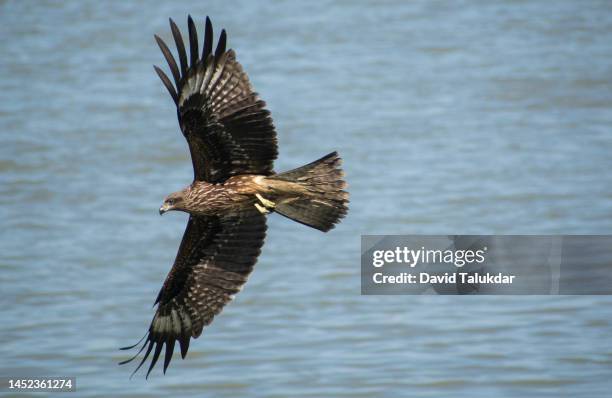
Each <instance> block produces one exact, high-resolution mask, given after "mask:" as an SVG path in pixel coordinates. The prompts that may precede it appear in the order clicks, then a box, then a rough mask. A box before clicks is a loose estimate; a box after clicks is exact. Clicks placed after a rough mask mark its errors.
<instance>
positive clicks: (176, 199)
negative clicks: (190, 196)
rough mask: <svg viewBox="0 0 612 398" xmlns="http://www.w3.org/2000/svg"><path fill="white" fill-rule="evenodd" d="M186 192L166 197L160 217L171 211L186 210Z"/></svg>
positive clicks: (160, 209)
mask: <svg viewBox="0 0 612 398" xmlns="http://www.w3.org/2000/svg"><path fill="white" fill-rule="evenodd" d="M185 199H186V192H185V190H182V191H178V192H174V193H171V194H170V195H168V196H166V198H165V199H164V203H163V204H162V205H161V207H160V208H159V215H162V214H164V213H166V212H168V211H170V210H185Z"/></svg>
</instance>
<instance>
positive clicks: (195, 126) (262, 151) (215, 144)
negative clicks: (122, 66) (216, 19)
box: [155, 16, 278, 183]
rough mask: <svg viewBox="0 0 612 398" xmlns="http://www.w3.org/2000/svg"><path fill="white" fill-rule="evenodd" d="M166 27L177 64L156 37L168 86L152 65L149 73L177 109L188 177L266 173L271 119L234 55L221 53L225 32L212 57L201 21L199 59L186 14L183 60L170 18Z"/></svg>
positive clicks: (272, 151) (272, 147) (208, 29)
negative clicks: (188, 154) (187, 153)
mask: <svg viewBox="0 0 612 398" xmlns="http://www.w3.org/2000/svg"><path fill="white" fill-rule="evenodd" d="M170 28H171V30H172V36H173V38H174V42H175V43H176V48H177V51H178V57H179V64H178V65H177V63H176V60H175V59H174V57H173V56H172V53H171V52H170V49H169V48H168V46H167V45H166V43H164V41H163V40H162V39H160V38H159V37H158V36H155V40H156V41H157V44H158V45H159V48H160V49H161V51H162V53H163V54H164V57H165V58H166V61H168V66H169V67H170V71H171V73H172V77H173V80H174V85H173V84H172V82H171V81H170V79H169V78H168V76H166V74H165V73H164V72H163V71H162V70H161V69H160V68H158V67H157V66H155V71H156V72H157V74H158V75H159V77H160V79H161V80H162V82H163V83H164V85H165V86H166V88H167V89H168V92H169V93H170V95H171V96H172V98H173V99H174V102H175V104H176V106H177V113H178V118H179V124H180V126H181V130H182V131H183V134H184V135H185V138H186V139H187V142H188V143H189V150H190V152H191V160H192V162H193V170H194V179H195V180H203V181H208V182H215V183H216V182H223V181H225V180H226V179H227V178H229V177H231V176H233V175H238V174H263V175H269V174H271V173H272V172H273V171H272V169H273V162H274V159H276V157H277V155H278V149H277V141H276V131H275V130H274V125H273V123H272V118H271V117H270V112H269V111H268V110H267V109H265V106H266V104H265V102H264V101H262V100H261V99H260V98H259V96H258V95H257V93H255V92H253V89H252V87H251V84H250V82H249V78H248V76H247V75H246V73H245V72H244V71H243V70H242V66H241V65H240V64H239V63H238V62H237V61H236V55H235V53H234V51H233V50H227V51H226V48H225V46H226V34H225V30H223V31H221V36H220V37H219V42H218V43H217V48H216V50H215V52H214V53H213V51H212V48H213V43H212V42H213V29H212V24H211V22H210V19H209V18H208V17H207V18H206V25H205V35H204V46H203V49H202V56H201V57H200V55H199V49H198V34H197V30H196V27H195V24H194V23H193V20H192V18H191V16H190V17H189V18H188V28H189V48H190V55H191V56H190V60H189V62H188V61H187V53H186V51H185V43H184V42H183V38H182V36H181V33H180V31H179V29H178V27H177V26H176V24H175V23H174V22H173V21H172V19H170Z"/></svg>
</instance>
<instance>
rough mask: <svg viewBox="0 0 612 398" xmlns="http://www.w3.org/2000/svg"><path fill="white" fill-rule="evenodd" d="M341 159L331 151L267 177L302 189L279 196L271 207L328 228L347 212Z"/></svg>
mask: <svg viewBox="0 0 612 398" xmlns="http://www.w3.org/2000/svg"><path fill="white" fill-rule="evenodd" d="M341 163H342V160H341V159H340V157H339V156H338V153H337V152H332V153H330V154H328V155H325V156H323V157H322V158H321V159H319V160H315V161H314V162H312V163H309V164H307V165H305V166H302V167H298V168H297V169H293V170H290V171H287V172H284V173H280V174H276V175H274V176H271V177H268V179H271V180H279V181H284V182H289V183H293V184H298V185H299V187H300V188H301V189H300V191H301V192H303V193H302V194H300V195H299V196H297V197H294V198H290V199H288V200H282V201H280V202H279V203H277V204H276V207H275V208H274V211H276V212H277V213H279V214H282V215H283V216H285V217H287V218H290V219H292V220H294V221H297V222H299V223H302V224H305V225H308V226H309V227H312V228H316V229H318V230H320V231H323V232H327V231H329V230H330V229H332V228H333V227H334V225H335V224H336V223H338V222H339V221H340V219H341V218H342V217H344V216H345V215H346V212H347V211H348V207H347V204H348V197H349V194H348V192H346V191H344V188H346V182H345V181H344V180H343V179H342V177H343V176H344V172H343V171H342V169H341V168H340V164H341Z"/></svg>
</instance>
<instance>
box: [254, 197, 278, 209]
mask: <svg viewBox="0 0 612 398" xmlns="http://www.w3.org/2000/svg"><path fill="white" fill-rule="evenodd" d="M255 197H256V198H257V199H259V201H260V202H261V204H262V205H264V207H265V208H266V209H268V210H272V209H274V207H275V206H276V203H274V202H272V201H271V200H268V199H266V198H264V197H263V196H261V195H260V194H258V193H256V194H255Z"/></svg>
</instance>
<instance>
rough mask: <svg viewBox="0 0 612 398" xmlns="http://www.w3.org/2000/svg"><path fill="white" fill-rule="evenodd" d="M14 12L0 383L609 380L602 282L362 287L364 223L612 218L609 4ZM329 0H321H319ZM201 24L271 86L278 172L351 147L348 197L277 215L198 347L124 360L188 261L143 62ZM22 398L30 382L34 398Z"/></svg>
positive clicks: (508, 386)
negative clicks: (320, 214)
mask: <svg viewBox="0 0 612 398" xmlns="http://www.w3.org/2000/svg"><path fill="white" fill-rule="evenodd" d="M307 3H309V2H266V3H263V2H243V3H240V4H235V3H231V4H226V3H225V2H216V3H214V4H210V5H206V8H204V4H203V3H202V2H192V3H191V4H189V3H182V2H181V3H180V4H174V3H172V4H164V5H153V3H151V2H145V1H138V2H93V1H91V2H67V3H66V4H64V3H58V2H42V1H40V2H28V1H2V2H0V33H1V37H2V40H1V41H0V49H1V54H2V56H1V57H0V206H1V207H0V215H1V217H0V219H1V220H2V221H1V223H2V224H1V225H2V239H1V241H0V281H1V285H0V289H1V292H2V295H1V297H2V300H3V302H2V303H3V305H2V313H1V314H2V323H1V324H0V342H1V345H0V346H1V348H0V354H1V357H2V360H1V361H0V375H18V376H22V375H31V376H34V375H39V376H40V375H66V376H76V377H77V379H78V380H77V384H78V390H79V393H78V396H86V397H93V396H100V397H104V396H110V395H121V396H129V397H138V396H142V397H145V396H147V397H150V396H160V397H161V396H168V395H169V394H174V395H180V396H198V397H199V396H211V397H235V396H262V397H263V396H266V397H284V396H288V395H291V396H303V397H321V396H351V397H374V396H376V397H397V396H436V397H437V396H455V397H491V396H508V397H510V396H511V397H519V396H520V397H523V396H551V397H558V396H562V395H566V396H589V397H595V396H599V397H601V396H607V394H609V391H610V389H611V388H612V382H611V381H610V380H612V378H611V376H612V343H611V339H610V337H611V336H612V324H611V318H612V310H611V308H612V299H610V298H609V297H595V296H592V297H588V296H585V297H423V296H395V297H364V296H360V293H359V292H360V288H359V282H360V280H359V243H360V238H359V237H360V234H364V233H370V234H375V233H380V234H384V233H428V234H432V233H434V234H435V233H445V234H460V233H475V234H487V233H518V234H520V233H523V234H535V233H542V234H543V233H547V234H560V233H568V234H569V233H571V234H590V233H598V234H609V233H612V217H611V216H612V177H611V174H610V168H611V167H612V156H611V153H612V138H611V137H610V126H611V125H612V78H611V77H612V46H611V45H610V43H612V7H611V6H610V4H611V3H610V2H607V1H600V2H596V1H581V2H578V1H556V2H527V1H513V2H502V1H489V2H459V1H457V2H431V1H414V2H401V1H387V2H370V3H367V2H339V3H337V2H331V1H328V2H325V1H322V2H316V3H315V4H307ZM313 3H314V2H313ZM187 12H190V13H192V14H193V15H194V16H197V17H198V19H199V20H200V21H202V20H203V18H204V16H205V15H206V14H209V15H211V16H212V18H213V23H214V24H215V27H217V28H218V27H220V26H223V27H225V28H226V29H227V30H228V32H229V44H230V46H231V47H233V48H234V49H235V50H236V51H237V53H238V59H239V60H240V61H241V62H242V64H243V65H244V66H245V68H246V70H247V71H248V72H249V75H250V76H251V80H252V82H253V83H254V85H255V87H256V89H257V90H258V91H259V92H260V93H261V94H262V96H263V97H264V98H265V99H266V101H267V102H268V105H269V108H270V109H271V110H272V112H273V116H274V118H275V123H276V126H277V129H278V131H279V139H280V149H281V155H280V159H279V160H278V162H277V170H286V169H288V168H292V167H295V166H298V165H300V164H303V163H306V162H309V161H311V160H314V159H315V158H317V157H319V156H321V155H323V154H325V153H327V152H329V151H331V150H333V149H337V150H338V151H339V152H340V153H341V155H342V156H343V158H344V159H345V165H346V167H345V169H346V171H347V174H348V180H349V182H350V184H351V188H350V191H351V194H352V202H351V212H350V214H349V217H348V218H347V219H346V220H345V222H343V224H342V225H340V227H339V228H337V229H336V230H334V231H333V232H332V233H330V234H327V235H324V234H321V233H319V232H317V231H313V230H309V229H307V228H305V227H303V226H301V225H297V224H294V223H291V222H289V221H288V220H286V219H283V218H281V217H278V216H276V215H273V216H271V217H270V221H269V235H268V238H267V244H266V246H265V248H264V251H263V254H262V256H261V258H260V261H259V263H258V265H257V267H256V271H255V272H254V274H253V275H252V277H251V279H250V281H249V283H248V284H247V286H246V288H245V289H244V291H243V292H242V293H241V294H240V295H238V296H237V299H236V300H235V302H234V303H232V304H231V305H230V306H228V307H227V308H226V310H225V311H224V312H223V314H222V315H221V316H219V317H218V318H217V319H216V320H215V322H214V323H213V325H212V326H211V327H209V328H208V329H206V330H205V332H204V334H203V335H202V337H201V338H200V339H198V340H196V341H195V342H193V343H192V346H191V351H190V353H189V356H188V360H186V361H181V360H175V361H174V362H173V364H172V366H171V368H170V370H169V373H168V374H167V375H166V376H162V375H161V374H160V371H159V369H157V371H156V372H154V373H153V374H152V376H153V377H152V378H150V379H149V380H148V381H146V382H145V380H144V377H142V374H141V375H139V376H137V377H135V378H134V379H132V380H128V375H129V373H130V371H131V369H128V368H125V367H119V366H117V364H116V363H117V362H118V361H120V360H123V359H125V358H126V357H127V356H126V354H125V353H123V352H119V351H118V350H117V348H118V347H120V346H123V345H126V344H129V343H133V342H135V341H136V340H137V339H138V338H139V337H140V336H141V335H142V334H143V333H144V331H145V330H146V327H147V326H148V323H149V321H150V319H151V316H152V314H153V309H152V308H151V305H152V303H153V301H154V299H155V296H156V294H157V291H158V289H159V286H160V285H161V283H162V281H163V278H164V277H165V274H166V272H167V271H168V269H169V267H170V264H171V262H172V260H173V258H174V255H175V253H176V249H177V247H178V243H179V241H180V238H181V234H182V231H183V228H184V224H185V220H186V216H185V215H181V214H169V215H168V216H166V217H163V218H160V217H159V216H158V215H157V209H158V207H159V204H160V203H161V200H162V198H163V197H164V196H165V195H166V194H167V193H169V192H171V191H174V190H177V189H178V188H180V187H182V186H183V185H185V184H187V183H189V182H190V177H191V169H190V168H191V165H190V161H189V159H188V153H187V148H186V145H185V142H184V141H183V139H182V137H181V135H180V133H179V131H178V126H177V123H176V119H175V111H174V109H173V105H172V101H171V99H170V98H169V97H168V95H167V93H166V92H165V90H164V88H163V87H162V85H161V83H160V82H159V81H158V80H157V77H156V76H155V74H154V72H153V69H152V67H151V64H153V63H157V64H160V65H161V64H162V63H163V61H162V56H161V54H160V53H159V51H158V49H157V48H156V46H155V43H154V41H153V37H152V35H153V34H154V33H158V34H162V37H164V38H167V39H169V29H168V26H167V18H168V17H174V18H175V19H176V20H178V21H180V22H181V23H180V25H181V28H184V27H185V22H184V21H185V17H186V14H187ZM20 396H23V395H20Z"/></svg>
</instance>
